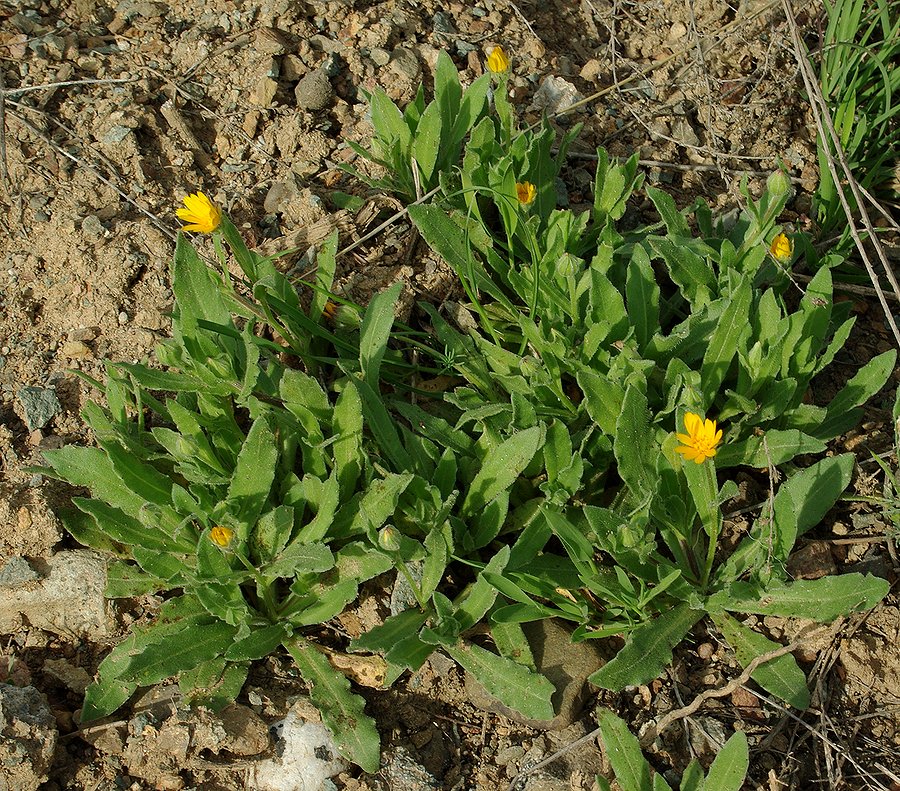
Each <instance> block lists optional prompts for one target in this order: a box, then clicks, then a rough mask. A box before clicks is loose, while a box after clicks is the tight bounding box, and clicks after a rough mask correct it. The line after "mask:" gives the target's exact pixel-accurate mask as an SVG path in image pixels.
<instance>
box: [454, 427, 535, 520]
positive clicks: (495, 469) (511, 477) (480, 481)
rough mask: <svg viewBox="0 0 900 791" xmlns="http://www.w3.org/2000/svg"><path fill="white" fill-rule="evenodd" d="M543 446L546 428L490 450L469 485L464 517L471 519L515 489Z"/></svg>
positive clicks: (521, 433) (528, 431)
mask: <svg viewBox="0 0 900 791" xmlns="http://www.w3.org/2000/svg"><path fill="white" fill-rule="evenodd" d="M543 444H544V429H543V426H533V427H532V428H527V429H525V430H524V431H519V432H517V433H516V434H513V435H512V436H511V437H509V438H508V439H506V440H504V441H503V442H501V443H500V444H499V445H498V446H497V447H495V448H492V449H491V450H489V451H488V453H487V456H485V459H484V462H483V463H482V465H481V469H480V470H479V471H478V474H477V475H476V476H475V479H474V480H473V481H472V483H471V485H470V486H469V491H468V492H467V493H466V498H465V500H464V501H463V504H462V509H461V512H460V513H461V515H462V516H463V517H467V516H472V515H473V514H475V513H478V512H479V511H481V510H482V509H483V508H484V507H485V506H486V505H487V504H488V503H489V502H490V501H491V500H493V499H494V498H495V497H496V496H497V495H499V494H500V493H501V492H504V491H506V490H507V489H508V488H509V487H510V486H512V484H513V483H514V482H515V480H516V479H517V478H518V477H519V475H521V474H522V471H523V470H524V469H525V468H526V467H527V466H528V464H529V463H530V462H531V460H532V459H533V458H534V455H535V454H536V453H537V452H538V450H539V449H540V447H541V446H542V445H543Z"/></svg>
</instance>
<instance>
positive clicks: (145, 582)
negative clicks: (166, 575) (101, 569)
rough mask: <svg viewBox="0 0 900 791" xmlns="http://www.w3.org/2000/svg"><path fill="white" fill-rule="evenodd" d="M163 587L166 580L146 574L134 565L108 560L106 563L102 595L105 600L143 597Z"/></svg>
mask: <svg viewBox="0 0 900 791" xmlns="http://www.w3.org/2000/svg"><path fill="white" fill-rule="evenodd" d="M165 587H166V580H163V579H159V578H158V577H155V576H153V575H152V574H147V573H146V572H144V571H142V570H141V569H140V568H138V567H137V566H135V565H134V563H128V562H126V561H122V560H109V561H107V563H106V590H104V591H103V595H104V596H106V598H107V599H127V598H131V597H137V596H143V595H145V594H147V593H155V592H156V591H158V590H162V589H163V588H165Z"/></svg>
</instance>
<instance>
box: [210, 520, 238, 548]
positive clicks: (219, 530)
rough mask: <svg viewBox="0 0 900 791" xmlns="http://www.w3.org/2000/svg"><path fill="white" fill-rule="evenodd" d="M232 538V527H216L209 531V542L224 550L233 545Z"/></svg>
mask: <svg viewBox="0 0 900 791" xmlns="http://www.w3.org/2000/svg"><path fill="white" fill-rule="evenodd" d="M232 538H234V530H232V529H231V528H230V527H222V526H221V525H216V527H214V528H213V529H212V530H210V531H209V540H210V541H212V542H213V544H215V545H216V546H217V547H221V548H222V549H225V548H226V547H227V546H228V545H229V544H230V543H231V539H232Z"/></svg>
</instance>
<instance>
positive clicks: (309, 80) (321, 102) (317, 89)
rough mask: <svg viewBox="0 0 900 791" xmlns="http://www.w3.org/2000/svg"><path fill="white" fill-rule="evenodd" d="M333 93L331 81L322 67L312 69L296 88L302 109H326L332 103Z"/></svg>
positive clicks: (295, 92)
mask: <svg viewBox="0 0 900 791" xmlns="http://www.w3.org/2000/svg"><path fill="white" fill-rule="evenodd" d="M333 93H334V90H333V88H332V87H331V81H330V80H329V79H328V75H327V74H326V73H325V72H324V71H322V70H321V69H316V70H315V71H311V72H310V73H309V74H307V75H306V76H305V77H303V79H301V80H300V82H298V83H297V87H296V88H294V96H295V97H296V99H297V107H299V108H300V109H301V110H312V111H317V110H324V109H325V108H326V107H328V106H329V105H330V104H331V97H332V94H333Z"/></svg>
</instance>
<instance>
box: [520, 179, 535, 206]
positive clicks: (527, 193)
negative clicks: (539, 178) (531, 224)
mask: <svg viewBox="0 0 900 791" xmlns="http://www.w3.org/2000/svg"><path fill="white" fill-rule="evenodd" d="M535 195H537V190H536V189H535V187H534V184H532V183H531V182H530V181H517V182H516V197H517V198H518V199H519V203H521V204H522V205H523V206H528V205H529V204H531V203H534V196H535Z"/></svg>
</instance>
